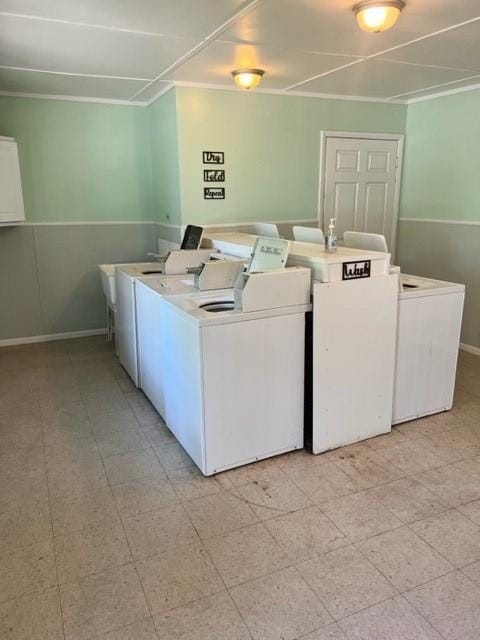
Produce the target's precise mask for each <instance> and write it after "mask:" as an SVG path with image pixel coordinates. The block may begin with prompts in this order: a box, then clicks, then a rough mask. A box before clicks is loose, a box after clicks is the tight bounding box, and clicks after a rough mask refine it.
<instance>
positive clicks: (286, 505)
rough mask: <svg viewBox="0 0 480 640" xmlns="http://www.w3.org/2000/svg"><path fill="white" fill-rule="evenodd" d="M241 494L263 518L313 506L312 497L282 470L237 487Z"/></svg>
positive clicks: (236, 490) (238, 492)
mask: <svg viewBox="0 0 480 640" xmlns="http://www.w3.org/2000/svg"><path fill="white" fill-rule="evenodd" d="M235 493H236V494H237V495H239V496H241V497H242V498H243V499H244V500H245V501H246V502H247V503H248V504H249V505H250V506H251V508H252V509H253V511H254V512H255V513H256V515H257V516H258V517H259V518H260V519H261V520H268V519H269V518H275V517H276V516H279V515H282V514H285V513H290V512H292V511H298V510H299V509H305V508H306V507H310V506H312V501H311V499H310V498H309V497H308V496H307V495H306V494H305V493H303V491H301V490H300V489H299V488H298V487H297V486H296V485H295V483H294V482H293V481H292V480H290V478H288V476H286V475H285V474H284V473H283V472H282V471H279V472H278V473H277V474H275V475H272V476H271V477H270V478H268V479H266V480H261V481H259V482H251V483H249V484H246V485H243V486H241V487H237V488H236V489H235Z"/></svg>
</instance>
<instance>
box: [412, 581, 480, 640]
mask: <svg viewBox="0 0 480 640" xmlns="http://www.w3.org/2000/svg"><path fill="white" fill-rule="evenodd" d="M406 598H407V599H408V600H409V602H411V604H412V605H413V606H414V607H415V608H416V609H417V611H419V612H420V613H421V614H422V615H423V616H424V617H425V618H426V619H427V620H428V621H429V622H430V623H431V624H432V625H433V626H434V627H435V628H436V629H437V630H438V631H439V632H440V633H441V634H442V637H443V638H445V639H446V640H478V637H479V629H480V589H479V588H478V587H477V586H475V585H474V583H473V582H471V580H469V579H468V578H467V577H466V576H464V575H462V574H461V573H460V572H459V571H457V572H455V573H450V574H449V575H447V576H443V577H442V578H438V579H437V580H434V581H433V582H429V583H428V584H426V585H424V586H422V587H417V589H414V590H413V591H410V592H409V593H407V594H406Z"/></svg>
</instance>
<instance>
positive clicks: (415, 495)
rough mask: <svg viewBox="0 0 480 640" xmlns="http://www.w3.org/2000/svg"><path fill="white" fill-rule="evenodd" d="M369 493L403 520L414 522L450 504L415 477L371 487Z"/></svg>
mask: <svg viewBox="0 0 480 640" xmlns="http://www.w3.org/2000/svg"><path fill="white" fill-rule="evenodd" d="M368 493H369V495H371V496H373V497H374V498H375V499H376V500H378V501H379V502H381V503H382V504H383V506H384V507H386V508H387V509H389V510H390V511H391V512H392V513H394V514H395V515H396V516H397V518H400V520H402V521H403V522H407V523H408V522H414V521H415V520H421V519H422V518H426V517H428V516H431V515H434V514H435V513H440V512H441V511H445V510H446V509H448V508H449V505H448V504H447V503H445V502H444V501H443V500H442V499H441V498H439V497H438V496H437V495H436V494H435V493H433V492H432V491H430V490H429V489H427V487H424V486H423V484H421V483H420V482H418V481H417V480H415V479H414V478H411V477H408V478H402V479H401V480H395V482H390V483H389V484H384V485H382V486H380V487H374V488H373V489H369V491H368Z"/></svg>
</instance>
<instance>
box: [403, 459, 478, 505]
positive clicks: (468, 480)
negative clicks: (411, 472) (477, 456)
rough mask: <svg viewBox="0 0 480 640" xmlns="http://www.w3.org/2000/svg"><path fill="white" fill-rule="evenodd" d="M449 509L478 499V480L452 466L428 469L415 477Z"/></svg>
mask: <svg viewBox="0 0 480 640" xmlns="http://www.w3.org/2000/svg"><path fill="white" fill-rule="evenodd" d="M415 478H416V479H417V480H418V481H419V482H421V483H422V484H423V485H424V486H425V487H427V489H430V490H431V491H433V492H434V493H436V494H437V495H438V496H439V497H440V498H441V499H442V500H443V501H444V502H446V503H447V504H448V505H449V506H450V507H457V506H459V505H461V504H466V503H467V502H472V501H473V500H477V499H479V498H480V478H476V477H475V476H472V475H471V474H467V473H465V472H464V471H462V470H461V469H459V468H458V467H457V466H456V465H454V464H449V465H447V466H445V467H438V468H437V469H430V471H425V472H424V473H420V474H418V475H416V476H415Z"/></svg>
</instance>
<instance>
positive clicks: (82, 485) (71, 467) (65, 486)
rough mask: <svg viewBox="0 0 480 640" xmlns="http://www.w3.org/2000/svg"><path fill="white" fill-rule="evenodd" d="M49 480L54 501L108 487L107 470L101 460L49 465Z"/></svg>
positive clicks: (49, 487)
mask: <svg viewBox="0 0 480 640" xmlns="http://www.w3.org/2000/svg"><path fill="white" fill-rule="evenodd" d="M47 479H48V489H49V491H50V497H51V498H52V500H57V499H59V498H64V497H67V496H75V495H79V494H82V493H87V492H89V491H95V490H96V489H102V488H103V487H106V486H107V485H108V481H107V476H106V475H105V469H104V467H103V464H102V461H101V460H100V459H99V458H92V459H89V460H79V461H78V462H72V463H70V464H59V465H49V469H48V472H47Z"/></svg>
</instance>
